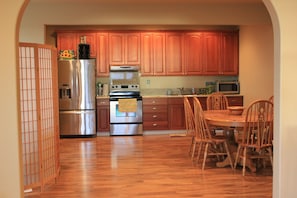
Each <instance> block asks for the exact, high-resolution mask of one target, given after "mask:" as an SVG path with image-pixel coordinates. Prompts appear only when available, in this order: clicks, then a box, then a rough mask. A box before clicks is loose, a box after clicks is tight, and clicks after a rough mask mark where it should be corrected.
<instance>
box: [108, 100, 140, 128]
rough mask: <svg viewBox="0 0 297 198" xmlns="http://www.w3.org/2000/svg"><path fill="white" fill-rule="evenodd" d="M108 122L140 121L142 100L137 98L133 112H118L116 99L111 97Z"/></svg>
mask: <svg viewBox="0 0 297 198" xmlns="http://www.w3.org/2000/svg"><path fill="white" fill-rule="evenodd" d="M123 100H124V99H123ZM110 123H111V124H112V123H142V100H141V99H137V107H136V111H135V112H120V111H119V101H118V99H111V100H110Z"/></svg>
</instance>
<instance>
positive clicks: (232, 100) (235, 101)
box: [227, 95, 243, 106]
mask: <svg viewBox="0 0 297 198" xmlns="http://www.w3.org/2000/svg"><path fill="white" fill-rule="evenodd" d="M227 99H228V104H229V106H243V96H234V95H232V96H227Z"/></svg>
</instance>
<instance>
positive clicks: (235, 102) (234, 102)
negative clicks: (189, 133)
mask: <svg viewBox="0 0 297 198" xmlns="http://www.w3.org/2000/svg"><path fill="white" fill-rule="evenodd" d="M226 97H227V99H228V104H229V106H243V96H241V95H238V96H236V95H226ZM198 99H199V102H200V104H201V106H202V109H203V110H207V106H206V99H207V96H198Z"/></svg>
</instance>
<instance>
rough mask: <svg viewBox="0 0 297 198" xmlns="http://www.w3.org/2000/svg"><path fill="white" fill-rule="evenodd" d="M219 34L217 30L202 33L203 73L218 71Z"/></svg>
mask: <svg viewBox="0 0 297 198" xmlns="http://www.w3.org/2000/svg"><path fill="white" fill-rule="evenodd" d="M220 41H221V34H220V33H217V32H209V33H203V50H202V54H203V63H202V67H203V74H205V75H216V74H219V73H220V63H221V62H220V58H221V54H220V47H221V42H220Z"/></svg>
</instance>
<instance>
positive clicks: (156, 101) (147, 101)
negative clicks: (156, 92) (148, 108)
mask: <svg viewBox="0 0 297 198" xmlns="http://www.w3.org/2000/svg"><path fill="white" fill-rule="evenodd" d="M142 102H143V105H167V98H144V99H143V101H142Z"/></svg>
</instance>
